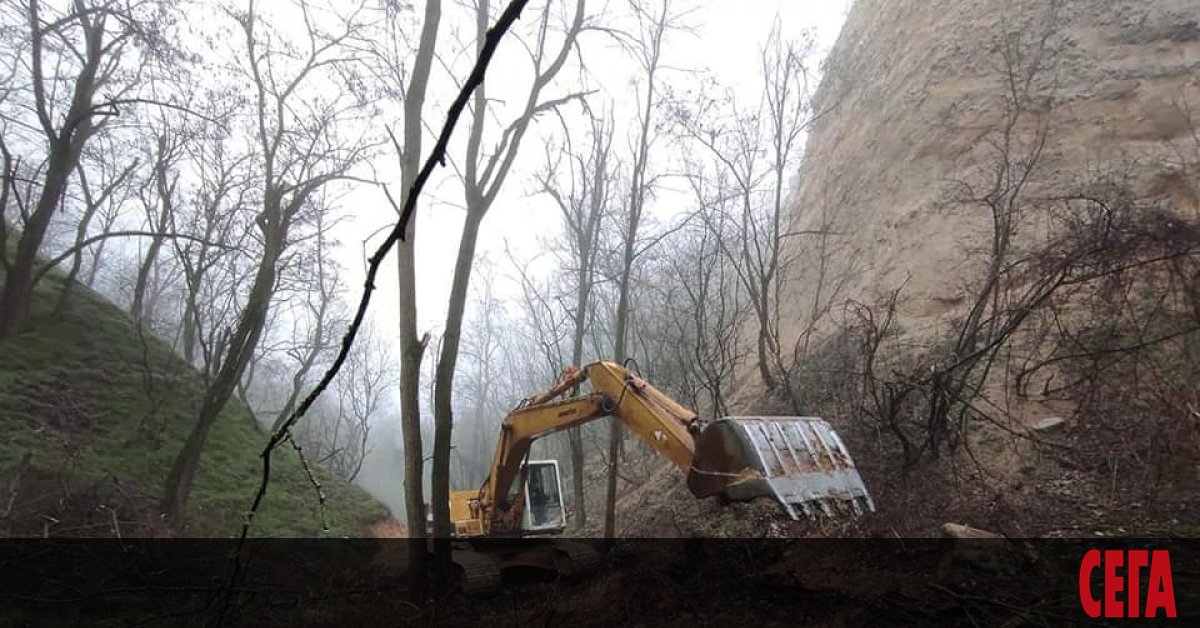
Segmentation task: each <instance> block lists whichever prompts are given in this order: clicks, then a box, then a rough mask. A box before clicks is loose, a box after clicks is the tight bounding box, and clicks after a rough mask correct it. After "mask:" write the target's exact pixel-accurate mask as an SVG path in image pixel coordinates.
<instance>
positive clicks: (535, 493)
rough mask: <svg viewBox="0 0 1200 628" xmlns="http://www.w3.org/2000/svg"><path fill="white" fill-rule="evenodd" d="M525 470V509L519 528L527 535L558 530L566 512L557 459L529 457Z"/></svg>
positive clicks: (562, 528) (554, 532) (564, 526)
mask: <svg viewBox="0 0 1200 628" xmlns="http://www.w3.org/2000/svg"><path fill="white" fill-rule="evenodd" d="M525 469H526V474H527V479H526V482H525V512H524V513H523V515H522V518H521V529H522V530H524V531H525V532H526V533H528V534H557V533H559V532H562V531H563V530H564V529H566V527H567V513H566V508H565V506H564V503H563V491H562V478H561V476H560V475H559V473H558V461H557V460H530V461H529V462H527V463H526V465H525Z"/></svg>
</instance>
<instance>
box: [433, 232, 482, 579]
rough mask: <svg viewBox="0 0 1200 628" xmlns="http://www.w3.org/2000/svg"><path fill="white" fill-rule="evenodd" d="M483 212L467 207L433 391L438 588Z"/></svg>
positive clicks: (445, 568)
mask: <svg viewBox="0 0 1200 628" xmlns="http://www.w3.org/2000/svg"><path fill="white" fill-rule="evenodd" d="M482 219H483V216H482V215H481V213H480V212H478V211H468V212H467V216H466V220H465V222H464V223H463V230H462V240H461V241H460V242H459V245H458V259H457V261H456V262H455V264H454V279H453V282H452V283H451V285H450V301H449V307H448V309H447V311H446V328H445V332H444V333H443V336H442V352H441V355H440V356H439V358H438V363H437V375H436V379H435V384H434V392H433V416H434V428H433V429H434V431H433V487H432V488H433V495H432V499H433V534H434V537H435V538H434V562H435V566H434V568H435V572H436V574H435V576H436V580H437V583H438V589H439V590H445V587H446V586H447V585H448V584H449V576H450V571H449V570H450V566H451V561H450V535H451V533H452V532H453V529H452V527H451V525H452V524H451V522H450V444H451V438H452V432H453V429H454V411H453V405H452V402H453V387H454V371H455V367H456V366H457V362H458V344H459V340H460V339H461V337H462V322H463V313H464V311H465V310H466V302H467V288H468V286H469V284H470V281H471V265H472V262H473V261H474V259H475V243H476V240H477V238H478V236H479V224H480V222H481V221H482Z"/></svg>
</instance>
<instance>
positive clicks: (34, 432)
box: [0, 275, 387, 537]
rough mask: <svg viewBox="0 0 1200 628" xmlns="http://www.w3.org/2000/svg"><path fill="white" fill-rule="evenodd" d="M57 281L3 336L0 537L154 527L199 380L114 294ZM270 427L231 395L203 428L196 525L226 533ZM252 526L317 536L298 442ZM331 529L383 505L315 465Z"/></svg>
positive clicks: (354, 523) (279, 463) (197, 530)
mask: <svg viewBox="0 0 1200 628" xmlns="http://www.w3.org/2000/svg"><path fill="white" fill-rule="evenodd" d="M61 289H62V279H61V278H58V277H55V276H53V275H52V276H50V277H48V278H47V279H46V280H43V282H42V283H41V285H40V286H39V290H38V294H37V298H38V301H37V303H36V306H35V313H36V320H35V323H34V326H33V329H32V330H31V331H29V332H27V333H24V334H19V335H17V336H14V337H11V338H8V339H5V340H0V536H31V535H33V536H42V535H43V534H47V535H50V536H113V535H115V534H116V533H117V531H118V529H119V532H120V534H121V535H124V536H156V535H160V534H165V533H166V526H164V525H163V524H162V522H161V520H160V519H159V518H158V516H157V513H158V509H157V504H158V501H159V499H160V496H161V495H162V490H163V478H164V477H165V475H166V472H167V470H168V469H169V468H170V465H171V462H172V460H173V457H174V456H175V454H176V453H177V452H178V451H179V449H180V447H181V445H182V444H183V440H184V438H186V436H187V434H188V430H189V429H190V423H191V422H192V421H193V420H194V416H195V409H196V408H197V407H198V405H199V400H200V395H201V392H202V379H201V376H200V374H199V373H197V372H196V371H195V370H194V369H192V368H191V367H189V366H188V365H187V364H186V363H185V362H184V361H183V360H181V359H179V358H178V357H176V356H175V355H174V353H173V352H172V351H171V350H170V347H168V346H167V345H166V344H164V343H163V342H161V341H160V340H158V339H157V338H155V337H153V336H151V335H149V334H143V333H140V332H139V329H138V326H137V325H135V324H134V323H133V321H132V320H131V319H130V318H129V317H128V315H126V314H125V313H124V312H123V311H121V310H120V309H118V308H117V307H116V306H114V305H113V304H112V303H110V302H108V301H106V300H105V299H104V298H103V297H101V296H99V295H98V294H96V293H94V292H92V291H91V290H89V289H87V288H86V287H83V286H79V285H76V286H73V287H72V291H71V297H70V298H69V299H68V300H67V301H66V303H65V305H64V307H63V308H62V310H61V312H60V313H59V314H58V315H51V314H50V312H51V311H52V308H53V307H54V306H55V303H56V302H57V295H58V294H59V292H60V291H61ZM264 441H265V435H264V434H263V433H262V432H261V430H260V429H259V428H258V427H257V425H256V424H255V422H254V420H253V419H252V417H251V416H250V413H249V411H248V410H247V408H246V407H245V406H244V405H243V404H242V403H240V402H239V401H237V400H234V401H231V402H230V403H229V405H228V406H227V408H226V410H225V412H224V414H223V415H222V417H221V418H220V420H219V421H218V422H217V424H216V426H215V427H214V428H213V430H212V433H211V435H210V436H209V441H208V447H207V449H206V450H205V453H204V456H203V458H202V461H201V470H200V474H199V477H198V478H197V481H196V486H195V489H194V490H193V492H192V494H191V498H190V502H189V507H190V520H189V527H188V530H187V532H186V534H187V535H189V536H218V537H220V536H230V535H235V534H237V533H238V532H239V531H240V529H241V523H242V521H243V513H244V512H245V510H246V508H247V507H248V506H249V503H250V499H251V498H252V497H253V492H254V490H255V488H256V487H257V484H258V481H259V478H260V477H261V462H260V460H259V458H258V453H259V451H260V450H261V447H262V444H263V442H264ZM274 460H275V463H274V464H273V473H272V478H273V481H272V483H271V487H270V491H269V493H268V495H267V498H266V500H265V502H264V504H263V507H262V511H261V512H260V514H259V516H258V518H257V520H256V523H255V528H254V533H255V534H256V535H259V536H318V535H320V534H321V524H320V516H319V509H318V500H317V496H316V494H315V492H314V490H313V487H312V486H311V484H310V483H309V480H308V478H307V476H306V475H305V474H304V471H303V469H302V468H301V466H300V464H299V463H298V462H297V460H296V457H295V455H294V453H293V452H292V451H290V450H282V451H281V452H280V453H279V455H277V456H276V457H275V459H274ZM317 473H318V475H319V476H320V481H321V483H322V485H323V487H324V490H325V493H326V496H327V498H328V502H327V508H326V513H327V520H328V524H329V529H330V531H329V533H328V534H330V535H336V536H346V535H358V534H359V533H361V532H362V529H363V527H364V526H365V525H366V524H367V523H369V522H371V521H375V520H379V519H382V518H384V517H386V516H387V509H386V508H385V507H384V506H383V505H382V504H379V503H378V502H376V501H375V500H374V499H372V498H371V497H370V496H369V495H367V493H365V492H364V491H362V490H361V489H359V488H357V487H355V486H351V485H349V484H347V483H346V482H344V481H341V480H339V479H336V478H333V477H329V476H328V475H326V474H324V473H321V471H320V470H319V469H318V470H317Z"/></svg>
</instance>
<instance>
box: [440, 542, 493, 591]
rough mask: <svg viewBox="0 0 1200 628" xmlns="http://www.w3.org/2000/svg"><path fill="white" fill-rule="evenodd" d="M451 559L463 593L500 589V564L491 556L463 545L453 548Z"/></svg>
mask: <svg viewBox="0 0 1200 628" xmlns="http://www.w3.org/2000/svg"><path fill="white" fill-rule="evenodd" d="M451 560H453V561H454V564H455V565H456V566H457V567H458V569H459V579H460V580H459V582H460V584H461V586H462V590H463V593H466V594H467V595H481V594H486V593H492V592H495V591H499V590H500V585H501V580H500V566H499V565H497V564H496V561H495V560H494V559H493V558H492V557H491V556H489V555H487V554H484V553H480V552H477V551H475V550H474V549H472V548H471V547H470V546H465V547H463V548H455V549H454V550H453V552H452V553H451Z"/></svg>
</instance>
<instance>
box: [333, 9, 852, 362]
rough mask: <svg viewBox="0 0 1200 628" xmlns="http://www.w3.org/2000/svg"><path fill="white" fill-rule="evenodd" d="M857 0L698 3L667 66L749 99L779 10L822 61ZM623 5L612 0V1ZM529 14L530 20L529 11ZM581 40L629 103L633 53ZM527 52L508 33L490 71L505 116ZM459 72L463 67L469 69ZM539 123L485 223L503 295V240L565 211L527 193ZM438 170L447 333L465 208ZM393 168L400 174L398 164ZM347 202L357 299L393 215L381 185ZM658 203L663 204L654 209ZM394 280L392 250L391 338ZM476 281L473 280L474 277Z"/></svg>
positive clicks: (438, 80) (597, 71)
mask: <svg viewBox="0 0 1200 628" xmlns="http://www.w3.org/2000/svg"><path fill="white" fill-rule="evenodd" d="M850 3H851V0H713V1H711V2H699V3H696V8H695V10H694V11H692V12H690V13H689V14H688V17H687V22H688V23H689V24H691V25H692V26H693V27H694V31H693V32H692V33H676V34H673V35H671V37H670V39H669V41H668V45H667V53H666V54H667V58H666V61H667V63H668V64H670V65H673V66H677V67H681V68H686V69H688V70H706V69H707V70H711V71H712V72H713V73H714V75H715V76H716V78H717V79H718V81H720V82H721V83H722V84H725V85H729V86H733V87H737V88H739V89H741V90H744V91H745V92H746V98H747V99H750V98H756V97H757V88H756V87H755V86H754V84H753V82H752V81H753V79H754V75H755V73H756V72H758V68H759V59H758V55H759V49H760V47H761V46H762V45H763V42H764V41H765V39H766V37H767V35H768V33H769V31H770V29H771V27H772V23H773V21H774V19H775V16H776V15H778V16H779V17H780V21H781V28H782V31H783V34H784V36H785V38H787V39H799V38H800V37H801V36H802V35H803V34H804V33H805V32H806V31H808V30H811V31H812V32H813V33H814V35H815V37H816V40H817V44H818V46H817V47H818V52H817V55H816V58H815V59H814V61H820V60H821V59H823V58H824V54H825V52H826V51H827V50H828V49H829V47H830V46H832V44H833V42H834V41H835V40H836V38H837V34H838V31H839V29H840V28H841V24H842V22H843V20H844V18H845V15H846V12H847V10H848V7H849V5H850ZM564 4H568V3H564ZM570 4H573V3H570ZM617 4H618V3H615V2H614V3H613V5H614V7H616V5H617ZM621 4H623V3H621ZM443 11H444V14H443V29H442V34H443V37H442V40H441V42H440V44H442V46H443V50H448V49H451V48H453V47H454V46H455V43H454V42H453V41H452V40H451V39H450V35H449V32H450V31H449V30H448V28H450V27H452V26H453V25H456V24H463V20H464V19H469V16H468V15H467V14H466V10H465V9H464V8H463V7H461V6H459V5H458V4H457V3H446V4H445V5H444V9H443ZM525 22H526V25H528V23H529V22H532V20H525ZM447 25H450V26H447ZM581 44H582V47H583V56H584V59H585V63H586V64H588V66H589V68H590V69H591V70H592V74H593V76H595V77H596V79H597V80H598V82H599V83H600V84H601V86H602V87H603V90H604V92H607V93H603V94H600V95H598V96H597V97H598V98H600V99H602V100H603V99H607V98H612V99H613V101H614V103H615V104H616V106H617V107H618V108H620V107H621V106H622V104H623V103H627V102H630V101H631V100H632V92H631V91H630V89H629V87H628V80H629V78H630V77H632V75H633V72H634V62H633V61H632V60H631V59H629V58H627V57H625V56H624V55H623V54H621V53H620V52H619V51H617V50H616V49H615V48H613V47H612V46H609V45H606V43H605V39H604V38H603V37H600V36H593V37H590V38H589V39H587V40H582V41H581ZM442 54H446V52H443V53H442ZM522 54H523V52H522V51H521V49H520V48H519V46H518V45H515V42H513V41H505V42H503V43H502V44H501V49H500V52H499V53H498V54H497V55H496V57H495V58H494V59H493V64H492V66H491V68H490V69H489V71H488V90H489V96H491V97H494V98H497V99H498V100H499V101H500V103H501V109H500V113H499V115H501V119H502V120H507V118H505V117H503V108H502V107H503V104H507V103H508V101H509V99H506V98H505V96H504V87H505V86H513V89H515V90H517V91H518V92H519V91H521V90H523V89H524V86H525V85H528V80H529V79H528V74H529V70H528V67H529V66H528V61H527V59H523V58H522V57H521V55H522ZM470 61H472V59H467V58H465V55H464V56H463V59H462V61H461V63H464V64H465V63H468V62H470ZM463 67H465V65H464V66H463ZM458 71H459V72H460V73H464V74H465V69H459V70H458ZM443 74H445V72H444V71H443ZM564 74H566V72H565V71H564ZM575 75H576V73H574V72H572V73H571V74H570V75H569V77H567V78H568V80H565V81H560V82H559V84H558V85H556V86H555V88H554V89H551V90H547V92H548V95H560V94H562V93H566V92H567V91H569V90H571V88H572V87H575V86H573V85H571V84H570V82H569V78H570V77H573V76H575ZM677 76H678V73H677ZM449 80H450V77H448V76H441V77H435V78H434V81H435V83H434V85H433V86H431V90H438V85H440V86H441V89H440V90H438V91H435V92H434V93H431V95H430V100H429V101H427V103H426V111H425V118H426V123H427V124H428V125H429V126H432V127H437V128H440V126H441V123H442V121H443V120H444V113H445V108H446V104H447V103H448V101H449V99H450V98H452V97H453V94H452V93H451V90H450V89H449V87H450V85H451V84H450V83H449V82H448V81H449ZM667 80H671V79H667ZM519 96H520V94H513V97H512V98H511V100H512V101H514V102H515V101H516V100H517V98H518V97H519ZM601 102H602V101H601ZM621 115H625V116H626V117H631V116H633V115H634V112H633V110H629V111H626V112H622V111H619V110H618V116H621ZM466 120H467V117H466V116H464V118H463V122H464V123H465V122H466ZM541 122H542V124H541V125H539V126H538V127H537V129H536V132H531V134H530V136H528V137H527V138H526V142H525V144H524V145H523V150H522V153H521V155H522V158H521V159H520V160H519V161H518V163H517V164H516V166H515V167H514V169H513V172H512V173H511V174H510V175H509V177H508V179H507V181H506V184H505V186H504V189H503V191H502V192H501V194H500V195H499V197H498V199H497V201H496V203H495V205H493V207H492V209H491V211H490V212H489V214H488V215H487V218H486V219H485V221H484V224H483V229H482V235H481V239H480V243H479V254H480V257H489V258H491V259H492V260H493V262H494V267H495V270H496V275H497V279H498V280H497V282H496V283H497V284H498V286H497V287H498V288H499V290H500V292H501V293H502V294H503V293H511V291H509V290H506V289H505V286H510V287H511V286H513V285H514V283H515V282H508V281H506V279H507V278H509V277H511V276H513V274H514V273H513V272H512V264H511V263H510V262H509V261H508V259H507V257H506V256H505V254H504V250H505V246H506V245H507V246H508V247H509V248H510V249H511V250H513V251H514V252H515V254H516V256H517V257H518V258H520V259H525V260H528V259H532V258H534V257H535V256H536V255H537V254H538V253H539V237H540V238H542V239H544V238H547V237H553V236H554V234H556V233H558V231H559V229H560V227H559V223H558V214H557V212H556V210H555V209H554V207H553V206H552V205H550V204H549V202H550V201H549V199H548V198H545V197H544V196H538V195H534V194H531V193H530V192H531V190H532V188H533V184H532V181H531V175H532V172H533V169H534V168H536V167H537V166H539V165H540V164H541V163H542V160H543V149H542V146H541V143H542V142H541V140H540V137H539V134H542V133H550V134H553V133H557V132H558V126H559V125H558V123H557V121H555V120H553V119H552V118H544V119H542V120H541ZM492 130H493V131H494V130H495V128H494V127H493V129H492ZM465 133H466V126H465V124H464V125H462V126H460V128H459V129H458V130H457V131H456V137H457V138H460V139H461V137H462V136H464V135H465ZM493 141H494V136H493ZM431 144H432V141H431V140H428V139H427V140H426V143H425V147H424V148H425V150H426V151H427V150H428V148H429V146H430V145H431ZM624 145H625V142H624V138H622V137H621V135H620V131H618V140H617V141H616V142H615V143H614V148H616V149H618V150H620V149H621V148H623V147H624ZM661 146H662V147H663V148H664V150H670V148H671V147H670V146H669V145H668V144H665V143H664V144H662V145H661ZM460 150H461V149H460ZM395 163H396V162H395V159H394V157H392V156H390V155H387V156H385V157H384V158H382V159H381V160H379V163H378V164H376V167H377V172H378V173H379V176H381V177H382V178H384V179H387V178H388V177H389V175H388V170H389V169H391V170H392V171H394V170H395V165H394V164H395ZM441 170H442V171H441V173H440V174H441V175H442V176H441V177H440V178H439V180H438V183H437V184H436V185H435V186H433V189H430V190H429V194H428V196H425V197H423V198H422V201H423V204H422V210H421V213H420V222H419V232H418V235H417V255H418V261H417V264H418V292H419V295H418V317H419V320H420V329H419V330H418V331H419V332H424V331H432V332H434V333H440V330H441V328H442V326H443V321H444V316H445V304H446V298H447V295H448V291H449V284H450V276H451V269H452V268H453V263H454V256H455V254H456V251H457V244H458V236H459V229H460V228H461V221H462V215H463V213H462V211H461V210H460V209H459V208H458V207H456V206H455V204H456V203H459V202H460V200H461V196H462V190H461V187H460V186H459V184H458V183H457V182H456V181H455V180H453V179H452V178H451V177H450V175H451V174H452V173H451V172H450V170H451V169H450V168H444V169H441ZM394 177H398V173H396V174H395V175H394ZM396 195H397V196H398V194H396ZM346 204H347V206H348V209H349V210H351V211H352V212H353V214H354V219H353V220H352V221H349V222H347V223H346V224H345V225H343V227H342V231H341V233H339V234H338V237H339V238H340V239H341V241H342V243H343V246H342V247H341V249H340V251H339V252H338V254H337V257H338V261H339V262H340V263H341V264H342V265H343V266H344V267H345V269H346V276H347V279H348V282H347V283H348V285H349V286H350V290H349V293H348V294H347V297H348V298H349V299H350V300H351V302H353V303H357V301H358V296H359V295H360V294H361V289H362V288H361V287H362V281H363V277H364V271H365V256H364V254H363V245H362V242H363V240H364V239H365V238H367V237H368V236H370V235H371V234H373V233H374V234H376V235H375V236H374V237H373V238H372V239H371V240H370V242H369V243H368V246H367V250H368V251H371V250H373V249H374V247H375V246H376V245H377V244H378V242H379V241H380V239H381V238H382V235H381V234H379V233H377V232H378V231H379V230H380V229H381V228H383V227H386V226H388V225H390V224H391V223H392V222H393V221H394V218H395V215H394V213H393V212H392V211H391V210H390V208H389V207H388V206H387V204H386V202H385V201H384V198H383V196H382V194H381V193H379V192H377V191H375V190H369V189H367V190H360V191H356V192H355V193H353V194H352V195H350V196H349V197H347V199H346ZM651 211H663V210H662V209H661V208H659V209H658V210H655V209H654V208H651ZM395 283H396V273H395V257H394V255H393V256H390V257H389V258H388V260H387V261H386V262H385V264H384V266H383V268H382V272H381V273H380V274H379V281H378V282H377V287H378V289H377V291H376V293H375V295H374V297H373V300H372V307H371V313H370V319H371V321H372V322H373V324H374V325H375V326H376V328H377V329H378V330H379V331H380V332H382V333H381V335H382V336H384V337H385V338H388V339H389V340H392V339H394V337H395V329H396V321H397V319H396V314H395V313H396V303H397V298H398V296H397V291H396V289H395ZM474 287H476V286H474V285H473V288H474Z"/></svg>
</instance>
